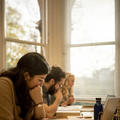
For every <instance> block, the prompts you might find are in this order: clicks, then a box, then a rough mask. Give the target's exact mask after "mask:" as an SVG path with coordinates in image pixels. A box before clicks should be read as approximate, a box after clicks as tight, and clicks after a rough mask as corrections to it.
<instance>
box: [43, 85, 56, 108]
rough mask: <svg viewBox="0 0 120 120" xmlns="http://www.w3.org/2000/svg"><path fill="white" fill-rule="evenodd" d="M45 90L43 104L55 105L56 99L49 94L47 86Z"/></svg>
mask: <svg viewBox="0 0 120 120" xmlns="http://www.w3.org/2000/svg"><path fill="white" fill-rule="evenodd" d="M42 89H43V102H44V103H45V104H47V105H48V106H49V105H51V104H53V102H54V101H55V97H54V96H52V95H50V94H49V93H48V92H47V89H46V87H45V86H43V87H42Z"/></svg>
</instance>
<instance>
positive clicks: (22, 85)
mask: <svg viewBox="0 0 120 120" xmlns="http://www.w3.org/2000/svg"><path fill="white" fill-rule="evenodd" d="M25 72H28V73H29V75H30V77H33V76H34V75H44V74H47V73H48V72H49V65H48V63H47V61H46V60H45V58H44V57H43V56H42V55H41V54H39V53H36V52H30V53H27V54H25V55H24V56H22V57H21V58H20V60H19V61H18V63H17V66H16V67H14V68H11V69H9V70H7V71H5V72H2V73H1V74H0V77H1V76H4V77H8V78H10V79H11V80H12V81H13V84H14V87H15V92H16V96H17V99H18V103H19V105H20V107H21V117H22V118H24V117H25V115H26V114H27V112H28V111H29V110H30V109H31V107H32V105H33V102H32V99H31V97H30V96H29V88H28V87H27V84H26V80H25V78H24V73H25Z"/></svg>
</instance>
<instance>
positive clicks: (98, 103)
mask: <svg viewBox="0 0 120 120" xmlns="http://www.w3.org/2000/svg"><path fill="white" fill-rule="evenodd" d="M100 112H103V106H102V104H101V98H96V103H95V105H94V120H100V116H99V115H100Z"/></svg>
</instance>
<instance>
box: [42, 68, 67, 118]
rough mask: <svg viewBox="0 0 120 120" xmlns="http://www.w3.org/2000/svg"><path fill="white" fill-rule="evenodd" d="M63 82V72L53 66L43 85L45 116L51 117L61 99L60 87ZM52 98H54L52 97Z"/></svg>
mask: <svg viewBox="0 0 120 120" xmlns="http://www.w3.org/2000/svg"><path fill="white" fill-rule="evenodd" d="M64 81H65V72H63V70H62V69H61V68H60V67H56V66H53V67H52V68H51V70H50V72H49V74H48V75H47V77H46V78H45V82H44V85H43V100H44V105H45V110H46V114H47V116H48V117H49V118H51V117H53V116H54V114H55V113H56V111H57V108H58V106H59V103H60V101H61V99H62V93H61V87H62V85H63V84H64ZM53 96H54V97H53Z"/></svg>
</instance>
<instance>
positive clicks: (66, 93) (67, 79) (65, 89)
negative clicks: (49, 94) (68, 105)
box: [62, 73, 74, 100]
mask: <svg viewBox="0 0 120 120" xmlns="http://www.w3.org/2000/svg"><path fill="white" fill-rule="evenodd" d="M70 77H74V75H73V74H71V73H66V77H65V82H64V85H63V87H62V94H63V99H64V100H66V99H67V98H68V97H69V96H71V95H72V94H73V93H72V92H73V87H71V88H69V83H70V81H71V79H70ZM68 89H70V92H69V90H68Z"/></svg>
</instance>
